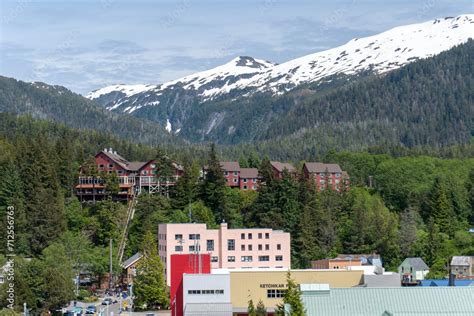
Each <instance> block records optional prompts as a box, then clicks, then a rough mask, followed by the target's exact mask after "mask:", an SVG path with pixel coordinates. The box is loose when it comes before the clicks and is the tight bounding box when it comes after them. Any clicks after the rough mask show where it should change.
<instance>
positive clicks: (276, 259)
mask: <svg viewBox="0 0 474 316" xmlns="http://www.w3.org/2000/svg"><path fill="white" fill-rule="evenodd" d="M275 261H283V256H275Z"/></svg>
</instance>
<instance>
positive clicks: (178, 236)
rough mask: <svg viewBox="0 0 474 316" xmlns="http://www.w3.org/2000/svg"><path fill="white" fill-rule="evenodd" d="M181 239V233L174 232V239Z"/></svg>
mask: <svg viewBox="0 0 474 316" xmlns="http://www.w3.org/2000/svg"><path fill="white" fill-rule="evenodd" d="M182 239H183V235H182V234H176V235H174V240H182Z"/></svg>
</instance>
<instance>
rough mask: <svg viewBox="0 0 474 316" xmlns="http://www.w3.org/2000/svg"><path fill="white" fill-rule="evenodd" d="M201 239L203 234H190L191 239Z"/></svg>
mask: <svg viewBox="0 0 474 316" xmlns="http://www.w3.org/2000/svg"><path fill="white" fill-rule="evenodd" d="M199 239H201V234H189V240H199Z"/></svg>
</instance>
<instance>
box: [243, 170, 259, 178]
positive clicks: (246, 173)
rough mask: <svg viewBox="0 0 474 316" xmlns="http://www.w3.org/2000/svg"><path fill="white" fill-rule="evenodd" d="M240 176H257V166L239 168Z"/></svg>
mask: <svg viewBox="0 0 474 316" xmlns="http://www.w3.org/2000/svg"><path fill="white" fill-rule="evenodd" d="M240 177H241V178H257V177H258V169H257V168H242V169H240Z"/></svg>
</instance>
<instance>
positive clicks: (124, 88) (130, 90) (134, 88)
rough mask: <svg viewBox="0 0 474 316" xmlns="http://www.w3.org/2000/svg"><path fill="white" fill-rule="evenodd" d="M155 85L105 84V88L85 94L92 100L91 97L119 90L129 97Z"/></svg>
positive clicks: (148, 89)
mask: <svg viewBox="0 0 474 316" xmlns="http://www.w3.org/2000/svg"><path fill="white" fill-rule="evenodd" d="M156 87H157V86H156V85H151V84H134V85H126V84H116V85H112V86H107V87H105V88H101V89H97V90H94V91H92V92H90V93H89V94H87V95H86V98H89V99H92V100H93V99H97V98H98V97H100V96H102V95H106V94H109V93H112V92H121V93H123V94H124V95H125V96H126V97H131V96H133V95H135V94H138V93H141V92H144V91H150V90H152V89H153V88H156Z"/></svg>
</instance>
